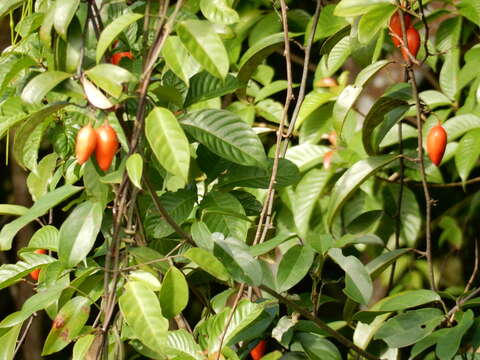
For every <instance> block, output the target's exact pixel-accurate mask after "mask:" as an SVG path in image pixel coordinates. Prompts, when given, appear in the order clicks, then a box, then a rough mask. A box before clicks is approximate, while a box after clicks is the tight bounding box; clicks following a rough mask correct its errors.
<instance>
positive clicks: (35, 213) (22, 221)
mask: <svg viewBox="0 0 480 360" xmlns="http://www.w3.org/2000/svg"><path fill="white" fill-rule="evenodd" d="M81 189H82V188H81V187H77V186H72V185H64V186H61V187H59V188H57V189H55V190H53V191H51V192H48V193H47V194H45V195H44V196H42V198H41V199H40V200H38V201H37V202H36V203H35V204H34V205H33V206H32V207H31V208H30V209H29V210H28V211H27V212H26V213H25V214H24V215H22V216H21V217H19V218H18V219H16V220H14V221H12V222H11V223H9V224H7V225H5V226H4V227H3V228H2V231H1V232H0V250H9V249H10V248H11V247H12V240H13V237H14V236H15V235H16V234H17V232H18V231H19V230H20V229H21V228H23V227H24V226H25V225H27V224H28V223H29V222H31V221H33V220H35V219H36V218H38V217H40V216H43V215H45V214H46V213H47V212H48V210H50V209H51V208H53V207H54V206H56V205H58V204H60V203H61V202H63V201H65V200H66V199H68V198H69V197H70V196H72V195H74V194H75V193H77V192H78V191H80V190H81Z"/></svg>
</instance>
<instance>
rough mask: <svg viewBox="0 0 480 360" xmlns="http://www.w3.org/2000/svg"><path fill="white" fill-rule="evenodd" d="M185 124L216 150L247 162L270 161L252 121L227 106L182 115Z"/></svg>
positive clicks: (211, 149)
mask: <svg viewBox="0 0 480 360" xmlns="http://www.w3.org/2000/svg"><path fill="white" fill-rule="evenodd" d="M180 122H181V125H182V126H183V127H184V128H185V130H186V131H187V132H188V133H189V134H190V135H191V136H193V137H194V138H195V139H196V140H197V141H198V142H200V143H201V144H203V145H205V146H206V147H207V148H209V149H210V151H212V152H214V153H215V154H217V155H219V156H221V157H223V158H225V159H227V160H230V161H232V162H234V163H237V164H240V165H245V166H255V165H260V166H263V165H264V164H265V163H266V156H265V150H264V149H263V145H262V143H261V141H260V139H259V138H258V136H257V135H256V134H255V132H254V131H253V130H252V128H251V127H250V126H248V124H246V123H245V122H244V121H243V120H242V119H241V118H240V117H239V116H238V115H236V114H234V113H232V112H229V111H227V110H215V109H205V110H200V111H195V112H191V113H189V114H187V115H185V116H183V117H182V118H181V119H180Z"/></svg>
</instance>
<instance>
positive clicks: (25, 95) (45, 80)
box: [22, 71, 72, 104]
mask: <svg viewBox="0 0 480 360" xmlns="http://www.w3.org/2000/svg"><path fill="white" fill-rule="evenodd" d="M71 76H72V75H71V74H68V73H65V72H62V71H46V72H44V73H41V74H40V75H37V76H35V77H34V78H33V79H32V80H30V81H29V83H28V84H27V85H26V86H25V87H24V88H23V91H22V100H23V101H25V102H27V103H30V104H38V103H40V101H42V99H43V98H44V97H45V96H46V95H47V94H48V93H49V92H50V91H51V90H52V89H53V88H54V87H55V86H57V85H58V84H60V83H61V82H62V81H64V80H66V79H68V78H69V77H71Z"/></svg>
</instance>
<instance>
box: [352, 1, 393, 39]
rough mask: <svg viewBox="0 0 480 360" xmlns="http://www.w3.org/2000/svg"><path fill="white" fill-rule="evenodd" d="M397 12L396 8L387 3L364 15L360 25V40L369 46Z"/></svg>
mask: <svg viewBox="0 0 480 360" xmlns="http://www.w3.org/2000/svg"><path fill="white" fill-rule="evenodd" d="M395 10H396V7H395V6H393V5H392V4H390V3H385V4H384V5H382V6H378V7H375V8H373V9H372V10H371V11H369V12H367V13H366V14H365V15H363V16H362V17H361V19H360V22H359V24H358V40H359V41H360V42H361V43H362V44H368V43H369V42H370V41H371V40H372V39H373V38H374V37H375V36H376V35H377V34H378V32H379V31H380V30H382V29H383V28H384V26H385V24H386V23H387V22H388V20H389V19H390V17H391V16H392V14H393V13H394V11H395Z"/></svg>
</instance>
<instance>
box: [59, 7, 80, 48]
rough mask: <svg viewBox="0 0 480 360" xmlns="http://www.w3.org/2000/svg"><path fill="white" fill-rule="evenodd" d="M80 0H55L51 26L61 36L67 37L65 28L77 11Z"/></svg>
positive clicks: (66, 28)
mask: <svg viewBox="0 0 480 360" xmlns="http://www.w3.org/2000/svg"><path fill="white" fill-rule="evenodd" d="M79 4H80V0H70V1H57V2H56V3H55V16H54V20H53V26H54V27H55V30H56V31H57V33H58V34H59V35H60V36H61V37H62V38H63V39H66V38H67V30H68V26H69V25H70V22H71V21H72V19H73V17H74V16H75V13H76V11H77V8H78V5H79Z"/></svg>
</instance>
